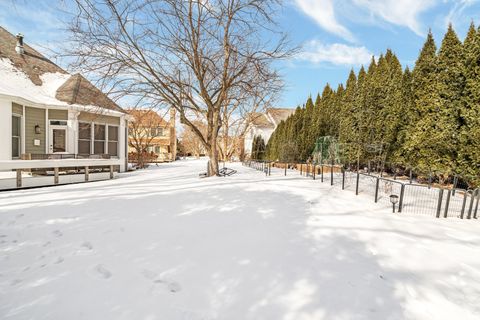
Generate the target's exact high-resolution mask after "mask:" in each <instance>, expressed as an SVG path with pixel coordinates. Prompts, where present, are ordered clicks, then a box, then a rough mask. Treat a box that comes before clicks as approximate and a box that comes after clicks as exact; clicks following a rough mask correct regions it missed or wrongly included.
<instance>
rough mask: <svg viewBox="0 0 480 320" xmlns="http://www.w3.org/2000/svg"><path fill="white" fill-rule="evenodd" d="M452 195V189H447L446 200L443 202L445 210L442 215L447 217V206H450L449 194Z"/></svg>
mask: <svg viewBox="0 0 480 320" xmlns="http://www.w3.org/2000/svg"><path fill="white" fill-rule="evenodd" d="M451 195H452V190H450V189H448V192H447V202H446V203H445V212H444V213H443V217H444V218H446V217H448V207H449V206H450V196H451Z"/></svg>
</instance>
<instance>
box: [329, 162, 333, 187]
mask: <svg viewBox="0 0 480 320" xmlns="http://www.w3.org/2000/svg"><path fill="white" fill-rule="evenodd" d="M330 185H331V186H333V159H332V166H331V167H330Z"/></svg>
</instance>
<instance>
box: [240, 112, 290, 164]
mask: <svg viewBox="0 0 480 320" xmlns="http://www.w3.org/2000/svg"><path fill="white" fill-rule="evenodd" d="M294 112H295V109H288V108H268V109H267V110H266V111H265V113H259V112H252V113H250V115H249V116H250V121H251V122H250V124H249V127H248V129H247V130H246V132H245V139H244V150H245V156H247V157H248V156H250V155H251V153H252V143H253V139H254V137H255V136H261V137H262V138H263V140H264V141H265V144H266V143H267V142H268V139H270V136H271V135H272V133H273V131H275V129H276V128H277V126H278V125H279V124H280V122H281V121H282V120H283V121H284V120H287V118H288V117H289V116H290V115H292V114H293V113H294Z"/></svg>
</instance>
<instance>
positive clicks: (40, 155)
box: [22, 153, 112, 160]
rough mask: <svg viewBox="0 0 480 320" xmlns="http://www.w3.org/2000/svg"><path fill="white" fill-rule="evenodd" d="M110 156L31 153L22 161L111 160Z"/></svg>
mask: <svg viewBox="0 0 480 320" xmlns="http://www.w3.org/2000/svg"><path fill="white" fill-rule="evenodd" d="M110 158H112V156H111V155H109V154H82V153H78V154H73V153H31V154H28V156H27V157H24V158H23V159H22V160H64V159H110Z"/></svg>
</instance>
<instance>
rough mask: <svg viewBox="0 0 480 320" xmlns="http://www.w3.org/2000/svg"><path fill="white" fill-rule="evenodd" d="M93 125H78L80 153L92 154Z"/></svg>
mask: <svg viewBox="0 0 480 320" xmlns="http://www.w3.org/2000/svg"><path fill="white" fill-rule="evenodd" d="M91 128H92V125H91V124H90V123H82V122H80V123H78V153H79V154H91V145H92V144H91V141H92V129H91Z"/></svg>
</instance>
